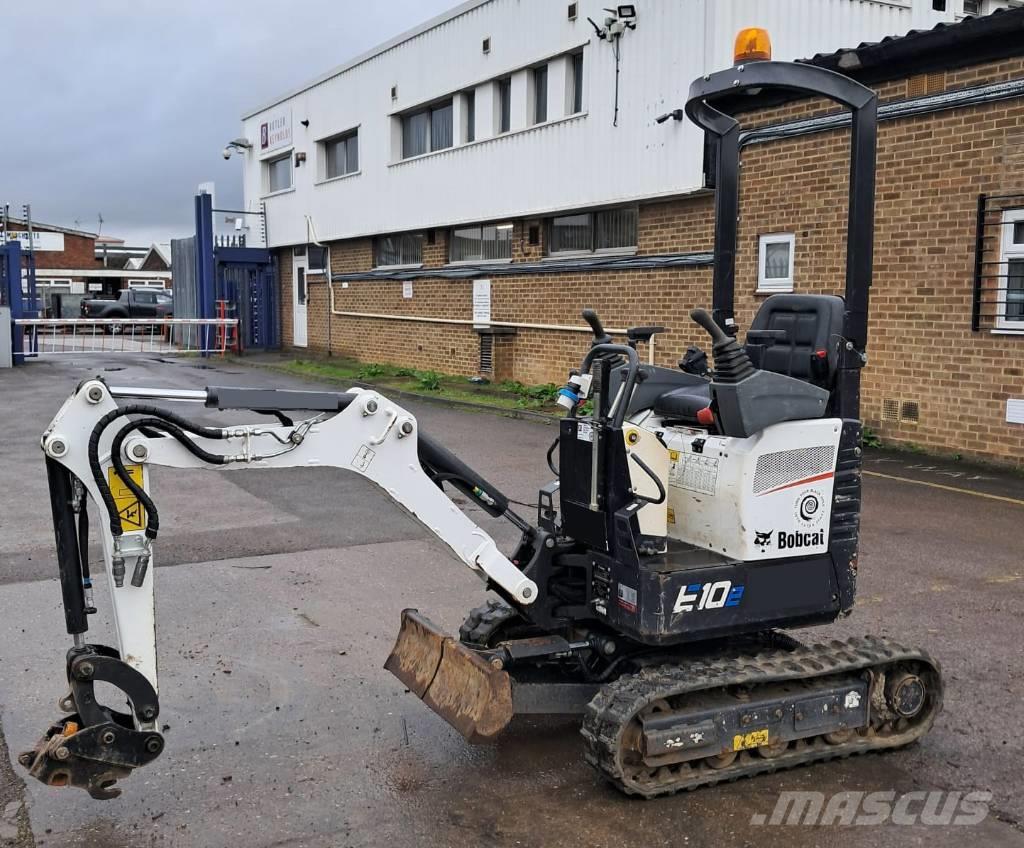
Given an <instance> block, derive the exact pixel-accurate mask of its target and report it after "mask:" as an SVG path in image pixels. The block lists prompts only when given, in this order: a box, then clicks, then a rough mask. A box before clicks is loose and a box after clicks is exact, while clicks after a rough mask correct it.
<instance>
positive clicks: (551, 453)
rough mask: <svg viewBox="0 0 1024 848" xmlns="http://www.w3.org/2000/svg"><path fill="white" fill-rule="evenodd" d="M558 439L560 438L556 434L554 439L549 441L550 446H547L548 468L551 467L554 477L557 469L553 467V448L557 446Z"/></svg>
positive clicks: (556, 474) (556, 475)
mask: <svg viewBox="0 0 1024 848" xmlns="http://www.w3.org/2000/svg"><path fill="white" fill-rule="evenodd" d="M560 440H561V437H560V436H556V437H555V440H554V441H553V442H552V443H551V447H549V448H548V453H547V460H548V468H550V469H551V473H552V474H554V475H555V477H558V476H559V475H558V469H557V468H555V460H554V456H555V448H557V447H558V442H559V441H560Z"/></svg>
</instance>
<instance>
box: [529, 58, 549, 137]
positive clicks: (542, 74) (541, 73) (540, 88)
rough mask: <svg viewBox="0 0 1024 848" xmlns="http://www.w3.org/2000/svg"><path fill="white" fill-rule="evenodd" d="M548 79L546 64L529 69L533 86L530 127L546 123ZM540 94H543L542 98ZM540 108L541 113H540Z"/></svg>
mask: <svg viewBox="0 0 1024 848" xmlns="http://www.w3.org/2000/svg"><path fill="white" fill-rule="evenodd" d="M541 78H543V79H541ZM548 78H549V75H548V65H547V63H546V62H545V63H544V64H543V65H537V66H536V67H533V68H530V84H531V85H532V86H533V104H532V107H533V109H532V111H533V114H532V115H531V116H530V118H531V121H530V123H531V126H538V125H539V124H546V123H547V121H548V111H549V110H548ZM541 92H543V96H542V95H541ZM542 106H543V113H542V112H541V107H542Z"/></svg>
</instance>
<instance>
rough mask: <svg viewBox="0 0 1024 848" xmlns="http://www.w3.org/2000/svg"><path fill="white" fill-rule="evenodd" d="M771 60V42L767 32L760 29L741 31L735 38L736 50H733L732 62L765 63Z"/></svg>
mask: <svg viewBox="0 0 1024 848" xmlns="http://www.w3.org/2000/svg"><path fill="white" fill-rule="evenodd" d="M771 58H772V40H771V38H770V37H769V36H768V30H766V29H761V28H760V27H747V28H746V29H741V30H740V31H739V34H738V35H737V36H736V48H735V49H734V50H733V61H735V62H736V64H739V63H740V62H767V61H769V60H770V59H771Z"/></svg>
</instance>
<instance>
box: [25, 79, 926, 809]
mask: <svg viewBox="0 0 1024 848" xmlns="http://www.w3.org/2000/svg"><path fill="white" fill-rule="evenodd" d="M758 90H759V91H761V92H766V93H772V94H780V93H781V94H786V95H789V96H791V95H792V94H793V93H796V94H797V95H809V96H817V97H824V98H828V99H829V100H831V101H833V102H835V103H837V104H839V105H840V106H842V107H844V108H845V109H846V110H848V111H849V113H850V119H849V126H850V128H851V131H852V143H851V147H850V152H851V167H850V196H849V211H848V237H847V260H846V281H845V296H844V297H838V296H832V295H819V294H776V295H773V296H770V297H768V298H767V299H765V300H764V301H763V303H762V304H761V307H760V309H759V310H758V311H757V314H756V316H755V317H754V319H753V321H752V323H751V325H750V327H749V329H747V331H746V333H745V336H744V341H743V343H740V341H739V340H738V338H737V337H738V334H739V332H738V327H737V324H736V321H735V318H734V312H733V296H734V261H735V260H734V257H735V253H736V221H737V211H738V166H739V151H740V147H741V138H740V133H739V123H738V121H737V120H736V118H734V117H733V116H732V115H731V114H730V112H731V111H735V109H730V107H731V106H735V105H736V104H737V103H738V102H740V100H741V98H742V95H743V94H744V93H746V92H751V91H758ZM685 112H686V115H687V116H688V117H689V118H690V119H691V120H693V121H694V122H695V123H696V124H697V125H699V126H700V127H701V128H703V130H705V132H706V134H707V137H708V138H709V139H710V140H711V142H713V145H714V148H715V152H716V160H717V164H716V171H717V184H716V189H717V197H716V210H715V216H716V232H715V251H714V254H715V265H714V276H713V302H712V311H710V312H707V311H705V310H703V309H695V310H693V312H692V315H691V317H692V319H693V320H694V321H695V322H696V323H697V324H698V325H699V326H700V327H701V328H703V330H704V331H706V333H707V334H708V336H709V337H710V344H711V359H712V360H713V363H711V367H710V368H709V363H708V359H707V357H706V355H704V354H703V353H701V352H699V351H694V350H691V352H690V355H688V356H687V357H686V359H685V360H684V362H683V363H682V364H681V367H680V368H679V369H678V370H677V369H669V368H663V367H656V366H653V365H649V364H642V363H641V362H640V359H639V357H638V354H637V346H638V344H640V343H643V342H646V341H649V340H650V338H651V335H652V334H653V332H656V331H657V330H658V329H659V328H655V327H639V328H634V329H633V330H631V331H630V332H629V333H628V336H627V340H626V343H625V344H619V343H616V342H615V341H614V340H613V339H612V338H611V337H610V336H609V335H608V334H607V333H606V332H605V331H604V329H603V327H602V325H601V322H600V320H599V318H598V316H597V315H596V314H594V313H593V312H591V311H585V312H584V313H583V317H584V319H585V320H586V321H587V322H588V323H589V324H590V326H591V328H592V330H593V343H592V345H591V347H590V349H589V351H588V352H587V354H586V356H585V357H584V358H583V361H582V362H581V364H580V366H579V369H578V370H576V371H573V372H572V374H571V376H570V378H569V380H568V382H567V383H566V385H565V387H564V388H563V389H561V391H560V392H559V396H558V402H559V404H560V405H561V406H562V407H563V408H564V409H565V417H564V418H562V419H560V424H559V428H558V437H557V439H556V440H555V442H554V444H553V445H552V446H551V449H550V450H549V451H548V464H549V466H550V467H551V470H552V475H553V479H552V481H551V482H550V483H548V484H547V485H545V486H543V487H542V488H541V489H540V492H539V503H538V509H537V515H536V518H535V520H534V521H533V522H531V521H528V520H526V519H525V518H523V517H522V516H520V515H518V514H517V513H516V512H515V511H513V509H512V508H511V506H510V502H509V499H508V498H507V497H506V496H505V495H503V494H502V493H501V491H500V490H499V489H498V488H497V487H496V486H494V485H492V484H491V483H490V482H488V481H487V480H486V479H484V478H483V477H482V476H481V475H480V474H478V473H477V472H476V471H474V470H473V469H471V468H469V467H468V466H467V465H466V464H465V463H463V462H462V461H461V460H459V459H458V458H457V457H456V456H455V455H453V454H452V453H451V452H450V451H448V450H447V449H445V447H444V446H442V445H441V444H440V443H438V442H437V441H435V440H434V439H432V438H431V437H430V436H429V435H428V434H426V433H424V432H422V431H421V430H420V427H419V424H418V422H417V420H416V418H415V416H413V415H412V414H411V413H410V412H408V411H407V410H405V409H403V408H402V407H401V406H399V405H398V404H396V403H394V402H393V401H391V400H389V399H387V398H386V397H383V396H382V395H381V394H379V393H377V392H376V391H372V390H367V389H351V390H349V391H345V392H326V391H324V392H307V391H289V390H278V389H258V388H257V389H254V388H226V387H209V388H207V389H206V390H205V391H169V390H164V389H146V388H131V387H115V386H110V385H108V384H107V383H106V382H105V381H104V380H102V379H99V378H96V379H90V380H87V381H85V382H83V383H82V384H81V385H80V386H79V387H78V388H77V389H76V390H75V392H74V393H73V394H72V395H71V397H69V398H68V400H67V401H66V402H65V404H64V406H63V407H62V408H61V410H60V411H59V412H58V413H57V415H56V417H55V418H54V419H53V421H52V423H51V424H50V425H49V427H48V428H47V429H46V432H45V433H44V434H43V437H42V448H43V451H44V453H45V457H46V469H47V476H48V480H49V487H50V498H51V504H52V512H53V525H54V531H55V536H56V548H57V561H58V566H59V573H60V582H61V587H62V593H63V604H64V614H65V619H66V625H67V630H68V633H69V634H70V635H71V636H72V637H73V645H72V647H71V648H70V649H69V650H68V653H67V662H66V674H67V681H68V684H69V691H68V693H67V694H66V695H65V696H64V697H63V698H62V699H61V700H60V707H61V709H62V711H63V713H64V715H63V717H61V718H60V719H59V720H58V721H56V722H54V723H53V725H52V726H51V727H50V728H49V729H48V730H47V731H46V732H45V734H44V736H43V737H42V739H41V740H40V741H39V743H38V744H37V745H36V747H35V748H34V749H33V750H31V751H28V752H26V753H24V754H22V755H21V756H20V758H19V759H20V762H21V764H22V765H23V766H25V767H26V768H27V769H28V772H29V773H30V774H31V775H32V776H33V777H36V778H38V779H39V780H41V781H43V782H45V783H47V784H50V785H53V786H75V787H80V788H83V789H86V790H87V791H88V792H89V793H90V794H91V795H92V796H93V797H95V798H109V797H113V796H115V795H117V794H119V792H120V788H119V787H117V786H115V784H116V782H117V781H118V780H121V779H122V778H124V777H126V776H127V775H129V774H130V773H131V772H132V771H133V770H134V769H136V768H139V767H140V766H145V765H146V764H148V763H150V762H152V761H153V760H154V759H155V758H157V757H158V756H159V755H160V754H161V752H162V751H163V750H164V747H165V740H164V737H163V735H162V734H161V732H160V724H159V722H158V716H159V714H160V698H159V697H158V694H157V692H158V690H157V664H156V656H157V650H156V639H155V634H156V628H155V617H154V596H153V591H154V582H155V579H154V577H155V575H154V570H155V569H154V566H153V563H154V559H153V557H154V549H155V548H156V541H157V536H158V532H159V529H160V528H159V512H158V509H157V505H156V503H155V501H154V498H153V494H152V492H151V489H150V482H151V481H150V469H151V468H152V467H154V466H168V467H176V468H222V469H228V470H230V469H243V468H254V469H262V468H286V467H290V468H299V467H301V468H306V469H309V473H311V474H315V473H317V471H316V469H315V468H313V466H316V467H324V466H331V467H335V468H342V469H347V470H348V471H351V472H354V473H356V474H359V475H361V476H362V477H365V478H366V479H368V480H371V481H372V482H373V483H375V484H376V485H378V486H380V487H381V488H382V489H383V490H384V491H385V492H386V493H387V494H388V495H389V496H390V497H391V498H392V499H393V500H394V501H396V502H397V503H398V504H399V505H401V506H402V507H404V508H405V509H406V510H407V511H408V512H409V513H411V514H412V515H413V516H415V517H416V518H417V519H418V520H419V521H421V522H422V523H423V524H424V525H425V526H426V527H427V528H428V529H429V530H430V531H431V532H432V533H434V534H435V535H436V536H437V537H438V538H439V539H440V540H441V541H442V542H444V544H445V545H447V546H448V548H449V549H450V550H451V552H452V553H453V554H454V556H455V558H456V559H458V560H461V561H462V562H463V563H464V564H465V565H466V566H467V567H469V568H470V569H472V570H473V571H474V572H476V573H477V574H478V575H479V576H480V578H481V579H482V580H483V581H484V583H485V584H486V586H487V588H488V589H489V590H491V591H492V592H493V593H494V595H496V596H497V597H496V598H492V599H491V600H490V601H489V602H488V603H486V604H485V605H484V606H482V607H479V608H477V609H475V610H472V611H471V612H470V613H469V615H468V617H467V619H466V621H465V624H464V625H463V626H462V628H461V630H460V633H459V636H458V638H455V637H454V636H449V635H447V634H446V633H444V632H443V631H441V630H440V629H439V628H438V627H436V626H435V625H434V624H432V623H431V621H430V620H429V619H428V618H427V617H426V616H424V615H422V614H421V613H419V612H418V611H416V610H405V611H404V612H403V613H402V618H401V628H400V631H399V634H398V638H397V641H396V644H395V646H394V649H393V651H392V653H391V655H390V657H388V659H387V662H386V665H385V667H386V668H387V669H389V670H390V671H391V672H392V673H393V674H395V675H396V676H397V677H398V678H399V679H400V680H401V681H402V682H403V683H404V684H405V685H406V686H407V687H408V689H409V690H410V691H411V692H412V693H413V694H414V695H415V696H416V697H418V698H420V699H421V700H422V701H423V702H424V703H425V704H426V705H427V706H428V707H430V708H431V709H432V710H434V711H435V712H436V713H438V714H439V715H440V716H442V717H443V718H444V719H445V720H447V721H448V722H449V723H450V724H451V725H452V726H454V727H455V728H457V729H458V730H459V732H460V733H462V734H463V735H464V736H465V738H466V739H467V740H468V741H469V742H482V741H486V740H489V739H493V738H494V737H495V736H497V735H498V734H499V733H501V732H502V731H503V730H504V729H505V728H506V727H507V725H508V724H509V723H510V721H511V720H512V718H513V716H516V715H521V714H547V715H550V714H558V715H576V716H579V717H580V719H581V722H582V729H581V732H582V735H583V741H584V752H585V756H586V759H587V761H588V762H590V763H591V764H592V765H593V766H594V767H595V768H596V769H597V770H598V771H599V772H600V773H601V774H602V775H603V776H604V777H605V778H606V779H607V780H608V781H610V782H611V783H612V784H614V785H615V786H617V787H618V788H619V789H621V790H622V791H624V792H626V793H628V794H631V795H638V796H643V797H654V796H659V795H665V794H670V793H674V792H677V791H679V790H682V789H691V788H694V787H698V786H702V785H708V784H714V783H718V782H721V781H726V780H733V779H735V778H738V777H743V776H749V775H755V774H759V773H764V772H771V771H775V770H778V769H782V768H788V767H791V766H796V765H802V764H807V763H813V762H817V761H823V760H828V759H832V758H837V757H844V756H847V755H851V754H858V753H862V752H867V751H879V750H886V749H895V748H899V747H902V746H905V745H907V744H909V743H911V742H913V741H915V740H917V739H919V738H920V737H921V736H922V735H923V734H925V733H926V732H927V731H928V730H929V729H930V727H931V726H932V724H933V722H934V720H935V717H936V715H937V713H938V712H939V710H940V708H941V704H942V680H941V676H940V672H939V668H938V666H937V664H936V663H935V662H934V661H933V660H932V659H931V658H930V657H929V656H928V655H927V654H926V653H924V652H923V651H920V650H916V649H913V648H907V647H904V646H902V645H899V644H897V643H895V642H893V641H890V640H889V639H887V638H879V637H857V638H849V639H846V640H843V641H832V642H829V643H827V644H813V643H805V642H801V641H798V640H797V639H796V638H794V637H793V636H792V635H791V634H790V631H793V630H796V629H799V628H803V627H808V626H812V625H820V624H826V623H829V622H833V621H835V620H836V619H838V618H841V617H844V616H846V615H847V614H849V613H850V612H851V611H852V609H853V606H854V595H855V590H856V580H857V565H858V560H857V556H858V533H859V520H860V511H861V462H862V456H861V423H860V379H861V369H862V368H863V367H864V366H865V364H866V354H865V350H866V345H867V330H868V320H867V317H868V295H869V286H870V282H871V268H872V244H873V206H874V175H875V147H876V97H875V95H874V93H873V92H872V91H870V90H869V89H867V88H865V87H863V86H862V85H860V84H858V83H857V82H855V81H852V80H850V79H848V78H846V77H843V76H841V75H838V74H835V73H832V72H830V71H827V70H823V69H820V68H816V67H812V66H810V65H805V64H794V63H784V62H773V61H770V60H769V61H756V62H753V61H752V62H747V63H746V64H740V65H737V66H735V67H733V68H729V69H728V70H724V71H721V72H718V73H713V74H709V75H707V76H704V77H702V78H700V79H698V80H696V81H695V82H694V83H693V85H692V86H691V88H690V92H689V98H688V101H687V103H686V107H685ZM178 401H191V402H194V403H195V402H198V403H202V404H204V405H205V406H206V407H207V408H210V409H213V410H251V411H253V412H254V413H259V414H261V415H263V416H266V415H273V416H275V418H274V419H273V423H268V421H269V420H270V419H265V420H264V421H263V422H261V423H254V424H249V425H236V424H229V425H226V426H223V427H213V426H206V425H201V424H198V423H195V422H192V421H190V420H188V419H187V418H186V417H184V416H182V415H180V414H178V413H177V412H172V411H169V410H168V409H166V408H165V407H164V406H162V405H161V404H162V403H165V402H178ZM296 412H302V413H304V414H307V417H305V418H296V420H293V417H292V416H294V415H295V414H296ZM448 492H453V493H455V492H457V493H460V495H461V496H462V498H464V499H468V500H469V501H471V502H472V503H473V504H475V505H476V506H477V507H479V508H480V509H481V510H483V511H485V512H486V513H487V514H489V515H491V516H503V517H505V518H507V519H508V520H509V521H510V522H512V524H513V525H514V526H515V527H516V528H517V529H518V531H519V533H520V534H521V537H520V541H519V542H518V545H517V546H516V547H515V549H514V550H512V551H510V552H508V553H503V552H502V551H500V550H499V549H498V546H497V545H496V543H495V542H494V540H493V539H492V538H491V537H490V536H489V535H488V533H486V532H485V531H484V530H483V529H481V528H480V527H479V526H477V525H476V524H475V523H474V522H473V521H471V520H470V518H469V517H468V516H467V515H466V514H465V513H464V512H462V511H461V510H460V509H459V508H458V507H457V506H456V503H455V502H454V501H453V500H452V498H450V497H449V495H448ZM463 502H465V501H463ZM90 505H91V509H92V510H93V513H94V515H95V514H97V513H98V514H99V515H100V516H101V520H100V521H99V525H98V530H99V535H100V537H101V541H102V547H103V558H104V563H103V565H104V571H105V572H106V575H107V578H108V583H109V588H110V596H109V597H110V604H111V611H112V617H113V619H114V621H115V624H116V630H117V641H118V646H117V648H114V647H109V646H105V645H101V644H95V643H92V642H90V641H89V640H88V639H87V631H88V618H89V615H90V614H91V613H92V612H95V608H94V599H93V587H92V578H91V576H90V568H89V562H88V546H87V542H88V539H89V514H90ZM97 682H102V683H105V684H108V685H110V686H113V687H115V688H116V689H117V690H120V692H122V693H123V694H124V696H125V701H126V704H127V707H126V708H122V709H120V710H115V709H114V708H112V707H110V706H106V705H104V704H101V703H99V702H98V701H97V698H96V694H95V690H94V687H95V684H96V683H97Z"/></svg>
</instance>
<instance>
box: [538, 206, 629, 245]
mask: <svg viewBox="0 0 1024 848" xmlns="http://www.w3.org/2000/svg"><path fill="white" fill-rule="evenodd" d="M636 224H637V210H636V209H635V208H625V209H604V210H601V211H600V212H581V213H579V214H576V215H561V216H559V217H557V218H552V219H551V222H550V225H549V228H548V245H549V247H548V252H549V253H552V254H555V253H593V252H600V251H621V250H629V249H632V248H635V247H636Z"/></svg>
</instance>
